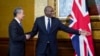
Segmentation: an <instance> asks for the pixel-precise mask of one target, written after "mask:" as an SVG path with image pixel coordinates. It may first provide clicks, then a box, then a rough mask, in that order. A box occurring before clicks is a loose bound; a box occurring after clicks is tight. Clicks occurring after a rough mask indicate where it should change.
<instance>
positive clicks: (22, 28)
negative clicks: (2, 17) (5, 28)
mask: <svg viewBox="0 0 100 56" xmlns="http://www.w3.org/2000/svg"><path fill="white" fill-rule="evenodd" d="M14 21H15V22H16V23H17V25H18V27H19V28H20V29H21V30H23V28H22V26H21V25H20V24H19V23H18V22H17V21H16V20H15V19H14Z"/></svg>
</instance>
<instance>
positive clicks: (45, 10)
mask: <svg viewBox="0 0 100 56" xmlns="http://www.w3.org/2000/svg"><path fill="white" fill-rule="evenodd" d="M47 8H52V6H46V7H45V8H44V11H46V10H47Z"/></svg>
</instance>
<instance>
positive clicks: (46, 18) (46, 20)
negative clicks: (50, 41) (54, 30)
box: [45, 16, 52, 29]
mask: <svg viewBox="0 0 100 56" xmlns="http://www.w3.org/2000/svg"><path fill="white" fill-rule="evenodd" d="M48 18H49V17H47V16H45V26H46V29H47V26H48ZM49 19H50V27H51V23H52V22H51V18H49Z"/></svg>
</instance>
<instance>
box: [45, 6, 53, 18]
mask: <svg viewBox="0 0 100 56" xmlns="http://www.w3.org/2000/svg"><path fill="white" fill-rule="evenodd" d="M45 15H46V16H48V17H53V15H54V10H53V8H52V7H47V8H46V10H45Z"/></svg>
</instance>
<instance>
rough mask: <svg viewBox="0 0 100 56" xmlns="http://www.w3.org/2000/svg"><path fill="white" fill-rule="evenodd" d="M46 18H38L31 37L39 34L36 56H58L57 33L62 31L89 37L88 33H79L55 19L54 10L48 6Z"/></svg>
mask: <svg viewBox="0 0 100 56" xmlns="http://www.w3.org/2000/svg"><path fill="white" fill-rule="evenodd" d="M44 13H45V16H41V17H38V18H36V21H35V23H34V27H33V29H32V31H31V32H30V37H33V36H34V35H36V34H37V33H38V40H37V45H36V56H57V38H56V35H57V32H58V30H62V31H65V32H68V33H72V34H78V35H79V34H83V35H87V34H88V32H86V31H78V30H75V29H72V28H69V27H67V26H65V25H63V24H62V23H61V22H60V21H59V20H58V18H55V17H53V8H52V7H51V6H46V7H45V9H44Z"/></svg>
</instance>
